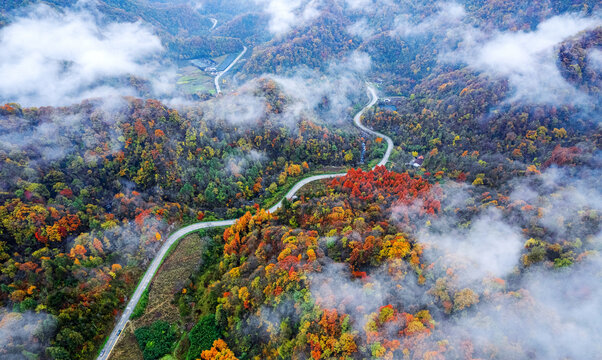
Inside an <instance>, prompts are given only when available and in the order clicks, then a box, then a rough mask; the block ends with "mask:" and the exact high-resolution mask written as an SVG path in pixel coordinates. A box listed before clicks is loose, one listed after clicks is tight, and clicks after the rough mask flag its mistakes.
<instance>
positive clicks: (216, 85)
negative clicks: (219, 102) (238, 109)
mask: <svg viewBox="0 0 602 360" xmlns="http://www.w3.org/2000/svg"><path fill="white" fill-rule="evenodd" d="M246 52H247V47H246V46H245V47H244V49H243V50H242V52H241V53H240V55H238V56H237V57H236V59H234V61H232V63H231V64H230V65H228V67H227V68H226V70H224V71H222V72H221V73H219V74H217V76H216V77H215V91H216V93H215V94H216V95H219V94H221V93H222V88H221V87H220V86H219V79H220V78H221V77H222V75H224V74H225V73H227V72H228V71H229V70H230V69H232V67H233V66H234V65H236V63H237V62H238V60H240V58H241V57H243V55H244V54H245V53H246Z"/></svg>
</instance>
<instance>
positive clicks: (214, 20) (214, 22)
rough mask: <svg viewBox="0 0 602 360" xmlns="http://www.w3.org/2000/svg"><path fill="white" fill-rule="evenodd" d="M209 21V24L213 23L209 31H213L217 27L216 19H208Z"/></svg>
mask: <svg viewBox="0 0 602 360" xmlns="http://www.w3.org/2000/svg"><path fill="white" fill-rule="evenodd" d="M209 20H211V22H212V23H213V26H212V27H211V29H209V30H213V29H215V27H216V26H217V19H214V18H209Z"/></svg>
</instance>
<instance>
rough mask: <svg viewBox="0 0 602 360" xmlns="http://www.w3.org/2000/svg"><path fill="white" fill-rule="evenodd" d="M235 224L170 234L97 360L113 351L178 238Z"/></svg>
mask: <svg viewBox="0 0 602 360" xmlns="http://www.w3.org/2000/svg"><path fill="white" fill-rule="evenodd" d="M235 222H236V220H223V221H208V222H202V223H196V224H192V225H189V226H186V227H183V228H181V229H180V230H178V231H176V232H175V233H173V234H171V235H170V236H169V237H168V238H167V241H165V243H164V244H163V246H161V250H159V253H157V255H155V259H154V260H153V262H152V263H151V264H150V266H149V267H148V270H146V273H145V274H144V277H143V278H142V280H141V281H140V283H139V284H138V287H137V288H136V291H135V292H134V295H133V296H132V298H131V299H130V302H129V303H128V305H127V307H126V308H125V311H124V312H123V314H122V315H121V318H120V319H119V322H117V325H115V328H113V332H111V335H110V336H109V340H107V343H106V344H105V346H104V348H103V350H102V351H101V353H100V355H99V356H98V359H99V360H104V359H108V358H109V355H110V353H111V350H113V347H114V346H115V344H116V343H117V340H119V335H121V331H122V330H123V329H124V327H125V324H126V323H127V321H128V320H129V319H130V316H131V315H132V311H134V308H135V307H136V304H138V301H140V297H141V296H142V293H143V292H144V290H145V289H146V288H147V287H148V285H149V284H150V282H151V280H152V279H153V277H154V276H155V272H156V271H157V269H159V266H160V265H161V262H162V261H163V258H164V257H165V255H167V252H168V251H169V248H170V247H171V246H172V245H173V244H174V243H175V242H176V241H178V240H179V239H180V238H182V237H183V236H185V235H186V234H189V233H191V232H193V231H196V230H199V229H207V228H212V227H220V226H230V225H233V224H234V223H235Z"/></svg>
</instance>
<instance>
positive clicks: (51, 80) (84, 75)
mask: <svg viewBox="0 0 602 360" xmlns="http://www.w3.org/2000/svg"><path fill="white" fill-rule="evenodd" d="M0 48H1V49H2V52H0V78H2V82H0V100H3V101H15V102H19V103H21V104H23V105H66V104H70V103H73V102H77V101H80V100H82V99H84V98H87V97H91V96H105V95H107V94H111V93H113V94H114V93H115V92H114V90H115V89H114V87H113V86H110V85H109V84H107V83H103V81H105V80H107V79H115V78H118V77H123V76H127V75H135V76H140V77H148V76H149V75H150V74H152V73H153V72H154V71H156V70H157V65H156V64H155V63H152V62H148V59H149V57H150V56H152V55H154V54H158V53H160V52H161V51H163V47H162V45H161V42H160V40H159V38H158V37H156V36H155V35H153V34H152V32H151V30H150V29H149V28H147V27H146V26H144V25H142V24H140V23H109V24H106V25H99V24H98V20H97V19H96V18H95V17H94V16H93V15H92V14H91V13H90V12H89V11H87V10H83V9H80V10H73V11H72V10H66V11H65V12H64V13H58V12H57V11H56V10H53V9H51V8H50V7H48V6H44V5H39V6H37V7H34V8H32V9H31V11H30V14H29V15H28V16H25V17H20V18H16V19H15V20H14V21H13V22H12V23H11V24H10V25H8V26H6V27H4V28H3V29H1V30H0ZM117 87H121V89H119V92H120V94H128V93H132V92H133V90H132V89H128V88H127V86H126V85H118V86H117Z"/></svg>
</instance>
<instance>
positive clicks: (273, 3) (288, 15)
mask: <svg viewBox="0 0 602 360" xmlns="http://www.w3.org/2000/svg"><path fill="white" fill-rule="evenodd" d="M255 3H257V4H258V5H260V6H263V8H264V12H266V13H267V14H268V15H269V16H270V22H269V29H270V32H272V33H273V34H274V35H283V34H286V33H287V32H289V31H290V30H291V29H292V28H294V27H296V26H299V25H301V24H303V23H305V22H307V21H310V20H312V19H315V18H316V17H318V16H319V15H320V10H319V9H318V6H319V5H320V0H255Z"/></svg>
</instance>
